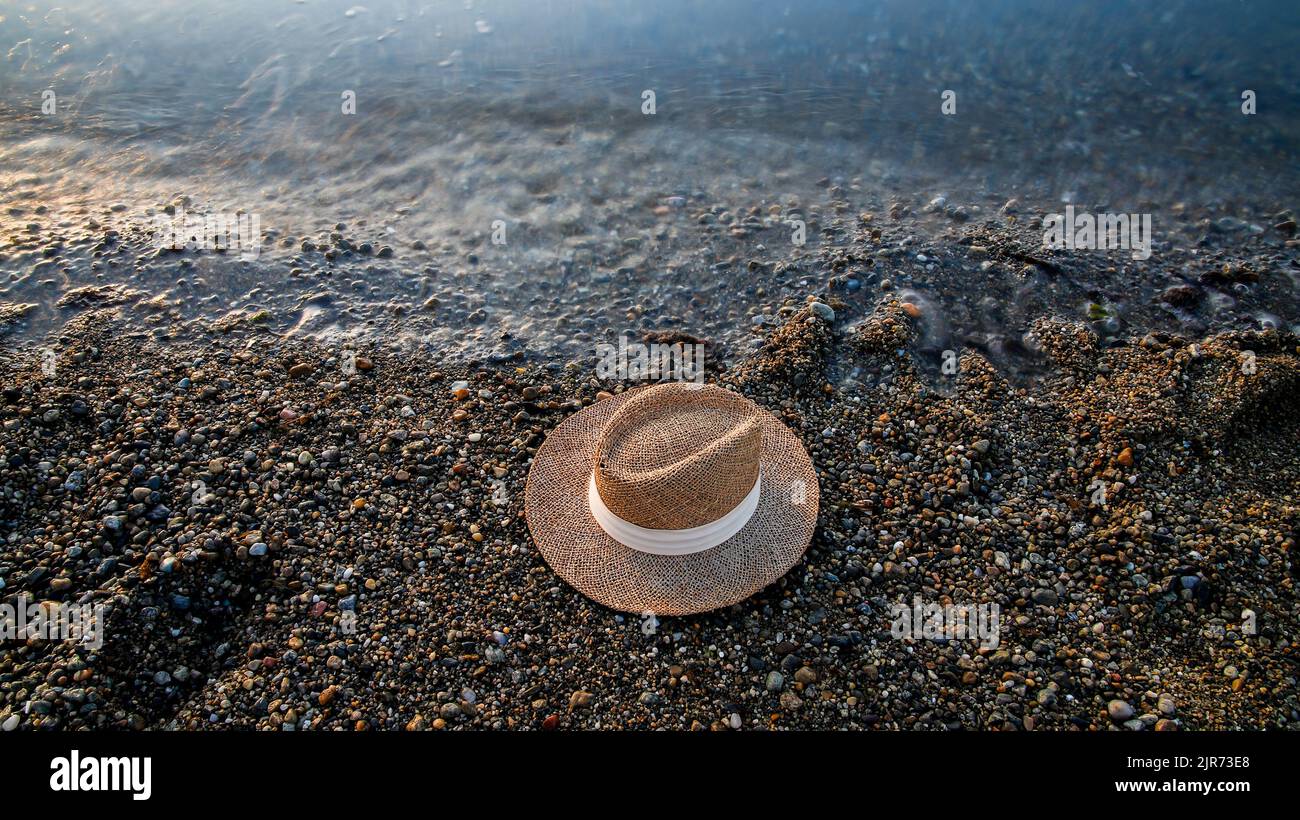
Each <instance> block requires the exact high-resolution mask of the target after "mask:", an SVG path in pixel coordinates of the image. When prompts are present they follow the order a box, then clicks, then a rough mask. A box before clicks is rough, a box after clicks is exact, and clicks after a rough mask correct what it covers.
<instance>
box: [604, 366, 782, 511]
mask: <svg viewBox="0 0 1300 820" xmlns="http://www.w3.org/2000/svg"><path fill="white" fill-rule="evenodd" d="M762 443H763V428H762V416H761V411H760V410H759V409H758V407H757V406H756V405H754V404H753V403H752V402H750V401H749V400H748V399H746V398H744V397H742V396H739V395H737V394H735V393H732V392H731V391H729V390H724V389H722V388H720V387H714V386H712V385H704V386H700V385H687V384H682V383H680V382H670V383H665V384H660V385H655V386H654V387H650V388H647V389H645V390H643V391H641V392H640V393H639V394H638V395H636V396H634V397H632V398H630V399H628V401H627V403H626V404H624V405H623V406H622V407H620V408H619V409H618V411H617V412H615V413H614V415H613V416H611V417H610V419H609V422H608V423H607V424H606V425H605V427H604V429H603V430H602V431H601V433H600V438H599V441H598V442H597V444H596V454H595V460H596V463H595V465H594V469H593V472H594V475H595V480H596V489H597V491H598V492H599V493H600V498H601V501H602V502H604V504H605V506H606V507H607V508H608V509H609V511H610V512H612V513H614V515H617V516H618V517H619V518H621V519H623V520H624V521H627V522H629V523H632V524H636V525H637V526H640V527H647V528H650V529H664V530H680V529H687V528H689V527H699V526H703V525H705V524H709V523H712V522H713V521H716V520H718V519H719V518H721V517H723V516H724V515H726V514H727V513H729V512H731V511H732V510H733V509H735V507H736V506H737V505H738V504H740V502H741V501H742V500H743V499H744V498H745V496H746V495H748V494H749V492H750V490H752V489H753V488H754V482H755V481H756V480H757V479H758V471H759V462H760V454H761V450H762Z"/></svg>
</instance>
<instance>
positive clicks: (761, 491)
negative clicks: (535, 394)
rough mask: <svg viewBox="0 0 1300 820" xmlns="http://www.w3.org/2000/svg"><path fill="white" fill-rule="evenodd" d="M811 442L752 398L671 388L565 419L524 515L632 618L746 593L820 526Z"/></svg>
mask: <svg viewBox="0 0 1300 820" xmlns="http://www.w3.org/2000/svg"><path fill="white" fill-rule="evenodd" d="M817 501H818V494H817V476H816V474H815V473H814V472H813V467H812V462H811V460H809V458H808V453H807V451H805V450H804V448H803V444H802V442H800V441H799V439H798V438H797V437H796V436H795V435H794V433H792V432H790V430H789V429H788V428H787V427H786V426H785V425H784V424H782V423H781V422H780V421H778V420H777V419H776V418H775V417H774V416H772V415H771V414H770V413H768V412H766V411H764V410H763V409H761V408H760V407H759V406H758V405H756V404H754V403H753V402H752V401H750V400H749V399H747V398H745V397H744V396H741V395H739V394H737V393H733V392H731V391H730V390H725V389H723V388H721V387H714V386H711V385H696V384H685V383H681V382H669V383H664V384H657V385H652V386H649V387H640V388H637V389H635V390H629V391H627V392H626V393H622V394H621V395H618V396H614V397H611V398H608V399H605V400H604V401H600V402H597V403H596V404H594V405H592V406H591V407H587V408H584V409H582V410H580V411H578V412H577V413H575V414H574V415H572V416H570V417H569V418H568V419H565V420H564V421H563V422H562V423H561V424H560V425H559V426H558V427H556V428H555V430H554V431H553V432H552V433H551V434H550V435H549V436H548V437H547V438H546V441H544V442H543V443H542V446H541V448H540V449H539V450H538V452H537V457H536V458H535V459H534V460H533V465H532V467H531V468H530V469H529V472H528V486H527V488H526V489H525V491H524V515H525V516H526V517H527V519H528V528H529V530H530V531H531V532H532V534H533V540H534V541H535V542H536V543H537V547H538V549H540V550H541V551H542V555H543V556H544V557H545V558H546V562H547V563H548V564H550V565H551V568H552V569H554V570H555V571H556V573H558V574H559V575H560V577H561V578H563V579H564V580H566V581H568V582H569V583H570V584H572V585H573V586H575V587H577V589H578V590H579V591H580V592H582V593H583V594H584V595H586V596H587V597H589V598H591V599H593V600H595V601H598V602H600V603H602V604H605V605H606V606H609V607H612V608H614V609H618V610H622V611H624V612H641V613H645V612H653V613H655V614H656V615H687V614H690V613H694V612H705V611H707V610H710V609H717V608H718V607H724V606H728V605H730V604H734V603H737V602H738V601H743V600H744V599H745V598H748V597H749V596H751V595H753V594H754V593H755V592H758V591H759V590H760V589H762V588H763V587H765V586H767V585H768V584H770V583H772V582H773V581H775V580H776V579H778V578H780V577H781V576H782V575H784V574H785V573H786V572H787V571H788V570H789V569H790V568H791V567H792V566H794V565H795V563H796V562H798V560H799V558H800V556H802V555H803V553H804V550H805V549H807V547H808V542H809V541H811V540H812V535H813V529H814V528H815V527H816V524H817Z"/></svg>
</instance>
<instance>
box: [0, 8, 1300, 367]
mask: <svg viewBox="0 0 1300 820" xmlns="http://www.w3.org/2000/svg"><path fill="white" fill-rule="evenodd" d="M1297 32H1300V6H1297V5H1296V4H1295V3H1290V2H1172V3H1162V4H1151V3H1141V2H1107V3H1030V2H1017V1H1015V0H1001V1H1000V2H989V3H967V2H937V0H931V1H930V2H914V1H913V2H895V1H894V0H885V1H883V2H860V3H853V2H831V1H830V0H823V1H815V2H802V3H772V2H731V0H722V1H721V2H709V3H699V2H685V0H669V1H668V2H656V3H652V4H647V3H634V2H623V1H622V0H614V1H607V2H596V1H595V0H569V1H568V2H476V1H474V0H470V2H465V0H459V1H458V2H422V3H420V2H376V3H367V4H365V5H360V4H353V3H347V2H251V1H250V0H240V1H239V2H197V3H180V2H177V3H167V2H162V3H160V2H154V1H153V0H149V1H148V2H144V1H139V2H137V0H125V1H124V2H114V3H97V2H70V3H61V4H59V5H58V6H57V7H56V6H54V5H52V4H22V5H19V6H16V7H9V8H7V9H5V10H4V11H2V12H0V53H3V54H4V58H3V60H2V61H0V101H2V102H0V106H2V108H0V110H2V112H3V123H4V124H3V126H2V127H0V180H2V182H3V184H2V186H0V237H3V239H2V240H0V241H3V244H2V245H0V273H3V275H4V279H3V282H2V284H0V301H4V302H6V303H8V304H10V305H12V306H13V307H11V308H9V309H8V311H9V313H10V314H11V315H12V316H14V317H16V318H15V319H13V320H12V321H11V322H10V323H9V332H10V333H11V334H13V335H14V336H15V337H18V338H39V337H40V336H42V335H43V334H44V333H45V332H47V331H48V330H50V329H52V328H56V327H58V326H59V325H60V324H61V323H62V322H63V321H66V319H67V318H68V317H69V316H70V315H72V314H75V313H76V312H77V311H79V310H82V309H85V308H88V307H94V306H97V305H101V304H107V305H113V306H117V307H121V308H122V309H124V310H126V311H129V312H131V313H132V314H133V315H136V316H137V317H138V320H139V323H140V326H141V328H142V329H143V330H145V331H147V332H151V333H155V334H159V335H163V336H184V335H188V334H190V333H193V332H195V330H194V327H197V324H196V325H194V326H191V325H190V323H201V324H202V326H204V327H208V326H210V325H211V324H212V323H217V324H218V325H220V326H222V327H231V326H234V325H239V324H241V323H248V322H253V323H257V324H260V325H261V326H264V327H267V328H269V329H271V330H273V331H275V332H277V333H288V334H304V335H312V336H318V337H325V338H333V337H344V336H353V335H363V336H364V335H370V336H381V337H383V338H384V339H386V340H390V341H401V342H403V343H411V344H432V345H434V346H435V347H436V348H438V349H440V350H443V351H445V352H447V353H448V354H452V355H462V354H463V355H465V356H469V357H507V358H508V357H511V356H514V355H520V354H521V352H527V354H528V355H539V356H544V355H547V354H550V353H561V354H562V355H566V356H577V355H584V356H585V355H589V354H590V351H591V347H592V345H593V344H595V343H598V342H602V341H608V340H609V339H610V338H613V337H617V336H618V335H619V334H621V333H628V334H632V335H636V334H639V333H643V332H646V331H652V330H666V331H673V332H683V333H689V334H693V335H697V336H702V337H709V338H716V339H718V340H720V341H722V342H724V343H727V344H728V345H729V346H730V348H731V349H733V350H743V349H744V348H746V347H747V346H753V345H755V344H759V343H761V342H759V341H758V340H757V339H756V336H755V334H758V333H759V332H760V331H761V330H762V328H764V327H765V326H767V325H769V324H771V323H772V322H771V321H770V320H772V319H773V318H775V317H778V316H779V315H780V312H781V308H782V307H783V306H784V307H787V308H788V307H789V304H790V301H791V300H796V301H801V300H802V299H803V298H804V297H805V296H806V295H808V294H810V293H822V294H825V293H826V292H828V291H830V290H835V289H836V288H841V290H843V292H842V293H840V294H839V295H840V296H844V297H848V298H849V301H850V303H851V305H853V304H860V305H865V304H867V303H869V302H870V301H871V299H873V298H874V297H875V296H878V295H879V292H880V290H881V289H882V286H881V282H882V280H885V281H887V283H888V285H890V286H892V288H893V289H895V290H901V292H902V293H903V295H905V296H907V297H908V298H911V299H912V300H913V301H914V302H915V303H917V304H923V306H924V305H925V304H928V305H930V306H932V308H933V310H932V311H931V319H932V321H933V323H934V325H935V327H933V328H932V331H933V332H932V333H931V334H930V336H931V337H932V338H933V344H934V345H935V346H937V347H939V348H945V347H951V346H956V345H961V344H968V343H971V342H972V341H978V340H979V339H983V340H984V341H985V342H987V340H988V339H989V338H994V337H997V338H1002V337H1005V338H1009V339H1014V338H1018V337H1019V336H1020V335H1021V333H1023V331H1024V326H1025V324H1026V323H1027V322H1028V321H1029V320H1031V319H1032V318H1033V317H1034V316H1035V315H1041V314H1044V313H1057V314H1065V315H1069V316H1079V315H1080V314H1081V311H1082V312H1084V313H1086V312H1087V311H1088V310H1089V309H1090V308H1089V306H1090V305H1098V306H1100V307H1098V308H1095V309H1094V310H1095V311H1096V310H1100V311H1102V313H1101V314H1098V315H1105V316H1107V317H1108V318H1111V319H1113V320H1115V324H1116V326H1115V327H1114V328H1113V329H1112V330H1113V332H1114V333H1116V334H1119V333H1121V332H1122V331H1125V330H1134V329H1137V330H1142V329H1145V328H1147V327H1151V328H1156V327H1165V328H1169V329H1174V330H1184V331H1191V332H1193V333H1196V332H1203V331H1207V330H1213V329H1220V328H1225V327H1257V326H1259V324H1260V323H1261V322H1262V323H1264V324H1265V325H1276V326H1286V325H1288V324H1290V323H1293V322H1295V321H1296V315H1295V312H1294V308H1295V297H1294V295H1293V294H1294V286H1295V276H1296V264H1295V261H1294V259H1295V253H1294V247H1292V246H1291V245H1289V244H1288V236H1286V235H1284V234H1282V233H1278V232H1277V231H1274V230H1273V227H1272V226H1273V225H1274V224H1277V223H1285V222H1286V221H1287V218H1288V211H1289V209H1290V208H1292V207H1293V205H1294V203H1293V200H1294V195H1295V191H1296V190H1297V184H1296V183H1297V171H1296V167H1297V163H1296V160H1297V149H1298V148H1300V86H1298V85H1297V78H1298V77H1300V50H1298V49H1297V48H1296V46H1297V44H1298V43H1300V36H1298V35H1297ZM1247 91H1249V92H1253V102H1254V104H1255V106H1256V112H1255V113H1253V114H1247V113H1244V112H1243V93H1245V92H1247ZM47 92H53V95H54V100H55V107H54V109H53V112H52V113H47V112H46V111H43V110H42V106H43V105H44V104H46V103H47V102H48V99H47ZM646 92H653V95H654V96H653V100H654V110H653V113H649V112H648V110H647V108H646V104H647V97H646ZM947 92H951V94H948V93H947ZM349 100H351V101H352V102H353V103H354V109H353V110H352V111H349V110H347V106H348V104H349ZM945 106H947V107H945ZM940 198H941V199H940ZM1008 200H1017V201H1018V203H1019V208H1018V210H1019V212H1020V213H1021V214H1022V217H1021V218H1020V219H1019V221H1018V222H1016V224H1014V225H1012V226H1010V227H1009V228H1008V226H1007V225H1005V224H1004V223H1005V215H1006V214H1007V213H1008V209H1006V208H1005V207H1004V204H1005V203H1007V201H1008ZM935 203H938V205H937V206H936V205H935ZM1065 204H1074V205H1077V206H1078V207H1080V208H1091V209H1093V210H1095V211H1110V210H1117V211H1123V212H1125V213H1129V212H1132V213H1137V212H1150V213H1153V214H1154V215H1155V225H1156V229H1155V234H1156V239H1157V244H1156V253H1155V254H1154V255H1153V257H1152V258H1151V259H1150V260H1147V261H1145V262H1142V263H1135V262H1133V261H1131V260H1130V259H1129V258H1128V256H1127V255H1123V256H1122V257H1120V258H1119V259H1118V261H1117V260H1116V259H1114V258H1111V259H1106V260H1101V261H1098V259H1097V258H1096V257H1086V258H1084V257H1079V265H1078V268H1077V269H1072V268H1070V266H1069V265H1064V266H1061V265H1058V266H1057V267H1058V269H1064V270H1065V273H1066V275H1065V276H1060V275H1052V276H1040V275H1039V274H1038V273H1034V274H1033V275H1029V276H1028V277H1027V274H1026V272H1025V271H1023V270H1022V269H1021V268H1020V266H1018V265H1016V266H1012V265H1006V266H1003V267H1000V268H993V269H990V268H989V267H988V266H983V267H981V266H982V264H983V260H982V259H977V258H973V257H971V256H970V255H968V254H965V253H963V252H961V251H962V248H968V247H969V246H971V245H975V246H977V247H984V246H985V245H987V244H988V243H987V242H986V240H987V238H988V237H987V236H986V235H985V234H988V233H996V232H997V231H1000V230H1003V229H1007V230H1009V231H1010V236H1009V237H1004V238H1005V239H1006V241H1008V242H1013V243H1020V244H1021V245H1024V244H1026V243H1028V244H1029V245H1032V244H1033V237H1034V236H1036V235H1037V234H1038V233H1039V232H1040V231H1038V230H1037V223H1035V222H1034V221H1033V220H1034V217H1035V216H1037V217H1041V216H1042V215H1043V214H1045V213H1047V212H1049V211H1051V210H1059V209H1061V208H1062V207H1064V205H1065ZM168 206H170V207H171V208H172V209H176V208H181V209H185V210H187V211H188V212H190V213H234V212H244V213H255V214H257V215H258V216H259V218H260V225H261V228H262V230H263V231H265V232H266V234H267V237H266V240H265V243H264V246H263V247H262V248H261V249H260V253H259V254H258V257H257V258H256V259H255V260H240V259H239V258H238V257H237V255H234V254H226V255H222V254H213V253H209V252H202V251H200V252H192V251H187V252H185V253H184V254H179V255H177V254H171V253H165V252H164V253H157V252H156V251H155V250H153V249H152V247H151V244H150V243H151V240H150V233H149V231H150V228H151V226H152V225H153V222H154V219H155V217H157V216H158V215H159V214H160V213H161V212H162V210H163V209H164V208H166V207H168ZM1012 210H1013V211H1014V210H1016V209H1012ZM867 216H869V217H870V218H867ZM792 219H799V220H802V221H805V222H806V223H808V225H809V228H808V239H807V244H804V245H798V244H794V243H792V242H791V240H790V237H789V233H790V231H789V229H788V225H789V223H790V220H792ZM872 225H877V226H883V227H884V229H883V232H882V235H881V236H879V237H876V239H875V240H874V242H875V243H876V245H877V247H873V248H872V253H871V256H872V264H871V265H866V264H863V263H862V262H861V255H858V256H856V257H854V256H853V255H852V254H850V255H849V256H850V257H851V258H850V260H849V262H848V263H847V264H840V265H839V266H838V268H835V267H834V265H833V264H832V263H834V262H835V259H834V257H835V255H836V253H837V248H842V247H843V246H848V245H851V244H852V242H853V241H854V237H853V231H854V230H861V229H862V228H863V226H866V227H867V229H868V230H869V229H870V226H872ZM494 226H503V227H504V234H503V235H502V236H498V235H497V233H500V232H499V231H496V229H495V228H494ZM107 231H116V232H117V233H116V235H114V236H112V237H111V241H109V242H107V243H106V242H105V234H106V232H107ZM493 239H503V241H500V242H494V241H493ZM1198 248H1199V250H1197V249H1198ZM326 249H332V250H333V253H326V252H325V251H326ZM995 250H996V249H995ZM1188 254H1196V255H1197V256H1198V259H1197V260H1195V262H1196V265H1200V264H1201V263H1202V262H1203V261H1204V262H1205V264H1206V266H1207V268H1206V269H1207V270H1208V269H1212V268H1217V267H1220V266H1221V264H1222V263H1223V260H1222V259H1221V258H1220V257H1222V256H1223V255H1225V254H1226V255H1227V256H1231V257H1232V260H1233V263H1235V264H1244V265H1246V266H1249V267H1252V268H1257V269H1260V270H1263V271H1264V273H1263V274H1262V275H1260V276H1258V277H1257V278H1256V279H1255V280H1249V278H1247V279H1245V280H1240V281H1238V280H1233V279H1232V278H1230V279H1229V280H1228V281H1225V282H1219V283H1211V284H1216V285H1218V286H1221V287H1218V289H1217V290H1214V289H1213V288H1210V287H1209V285H1207V283H1206V282H1203V281H1201V279H1202V278H1203V277H1200V272H1198V271H1193V272H1192V274H1188V273H1187V271H1188V268H1189V260H1188V257H1187V255H1188ZM1206 255H1208V256H1210V257H1213V258H1212V259H1210V260H1208V261H1206V259H1205V257H1206ZM841 256H843V254H841ZM918 256H919V257H920V258H919V259H918ZM1000 261H1001V260H1000ZM840 262H841V263H843V259H840ZM1193 267H1194V266H1193ZM868 268H870V269H868ZM831 279H834V280H835V281H830V280H831ZM1189 281H1190V282H1191V283H1192V284H1194V285H1195V286H1196V287H1202V286H1206V287H1207V292H1206V293H1204V294H1201V295H1200V296H1199V297H1198V298H1197V300H1196V303H1197V304H1198V305H1199V308H1197V309H1195V310H1190V311H1189V310H1188V309H1187V307H1186V305H1177V306H1173V307H1170V306H1169V305H1165V306H1163V307H1157V308H1151V307H1150V306H1149V303H1150V302H1152V300H1153V299H1155V298H1156V297H1157V296H1158V295H1159V294H1160V293H1161V292H1163V291H1165V290H1167V289H1168V288H1170V287H1178V286H1180V285H1181V284H1187V283H1188V282H1189ZM846 282H847V283H849V284H850V286H851V287H849V288H847V289H845V288H844V285H845V283H846ZM853 283H856V284H853ZM1237 285H1244V287H1241V288H1238V287H1236V286H1237ZM1234 288H1235V289H1234ZM989 299H992V300H993V301H994V302H996V303H997V304H998V305H1001V306H1003V307H1002V308H999V309H997V310H990V309H989V308H990V306H989V305H988V304H987V303H984V304H983V305H982V306H981V300H989ZM855 300H856V301H855ZM1128 300H1132V301H1133V302H1134V303H1135V304H1134V305H1132V306H1130V305H1128V304H1127V301H1128ZM853 309H854V308H853V307H852V306H851V307H850V309H849V310H850V315H852V313H853ZM995 315H996V316H997V317H998V318H997V319H996V321H995V320H994V319H992V318H990V317H992V316H995ZM1093 318H1097V317H1096V316H1094V317H1093ZM986 347H987V345H986ZM995 347H996V345H995Z"/></svg>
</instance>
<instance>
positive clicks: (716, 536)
mask: <svg viewBox="0 0 1300 820" xmlns="http://www.w3.org/2000/svg"><path fill="white" fill-rule="evenodd" d="M762 486H763V474H762V473H761V472H760V473H759V475H758V478H756V479H754V488H753V489H752V490H750V491H749V495H747V496H745V497H744V498H743V499H742V500H741V502H740V503H739V504H737V505H736V506H735V508H734V509H732V511H731V512H729V513H727V514H726V515H724V516H722V517H721V518H719V519H717V520H716V521H710V522H709V523H707V524H702V525H701V526H698V527H689V528H687V529H682V530H656V529H651V528H649V527H642V526H638V525H637V524H633V523H632V522H630V521H624V520H623V519H622V518H619V517H618V516H617V515H615V514H614V513H612V512H610V510H609V508H608V507H606V506H605V502H604V501H603V500H602V499H601V497H600V491H599V490H598V489H596V476H595V474H592V476H591V478H590V479H589V480H588V481H587V505H588V506H589V507H590V508H591V517H592V518H594V519H596V523H597V524H599V525H600V528H601V529H602V530H604V531H605V533H606V534H607V535H609V537H610V538H613V539H614V540H615V541H617V542H619V543H620V544H622V545H624V546H626V547H631V548H632V549H634V550H637V551H639V552H648V553H651V554H653V555H690V554H691V553H693V552H703V551H704V550H707V549H711V548H713V547H716V546H717V545H719V544H721V543H723V542H724V541H726V540H727V539H728V538H731V536H733V535H735V534H736V533H738V532H740V531H741V530H742V529H744V528H745V524H747V523H749V519H750V518H751V517H752V516H753V515H754V511H755V510H756V509H758V499H759V496H761V495H762Z"/></svg>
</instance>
